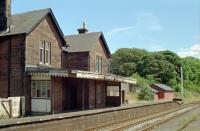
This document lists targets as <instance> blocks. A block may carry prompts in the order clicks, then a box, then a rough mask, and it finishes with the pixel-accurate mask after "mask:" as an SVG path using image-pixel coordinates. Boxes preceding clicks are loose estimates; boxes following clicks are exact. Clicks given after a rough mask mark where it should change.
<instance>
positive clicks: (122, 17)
mask: <svg viewBox="0 0 200 131" xmlns="http://www.w3.org/2000/svg"><path fill="white" fill-rule="evenodd" d="M43 8H52V10H53V12H54V14H55V16H56V18H57V20H58V23H59V25H60V27H61V28H62V30H63V32H64V34H65V35H71V34H77V31H76V30H77V28H79V27H80V26H81V24H82V22H83V21H85V22H86V24H87V27H88V29H89V32H96V31H102V32H103V33H104V35H105V38H106V40H107V43H108V46H109V48H110V50H111V52H114V51H116V50H117V49H119V48H132V47H136V48H143V49H146V50H149V51H159V50H166V49H167V50H171V51H174V52H176V53H178V54H179V55H180V56H188V55H191V56H195V57H198V58H200V0H165V1H164V0H71V1H70V0H13V2H12V13H13V14H15V13H20V12H26V11H31V10H35V9H43Z"/></svg>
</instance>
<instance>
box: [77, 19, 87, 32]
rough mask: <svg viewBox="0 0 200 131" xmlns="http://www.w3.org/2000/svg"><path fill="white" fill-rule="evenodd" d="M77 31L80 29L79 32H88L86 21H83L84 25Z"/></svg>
mask: <svg viewBox="0 0 200 131" xmlns="http://www.w3.org/2000/svg"><path fill="white" fill-rule="evenodd" d="M77 31H78V33H79V34H85V33H87V32H88V29H87V28H86V24H85V22H83V27H82V28H79V29H77Z"/></svg>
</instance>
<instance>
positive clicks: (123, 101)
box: [122, 91, 125, 104]
mask: <svg viewBox="0 0 200 131" xmlns="http://www.w3.org/2000/svg"><path fill="white" fill-rule="evenodd" d="M124 103H125V91H122V104H124Z"/></svg>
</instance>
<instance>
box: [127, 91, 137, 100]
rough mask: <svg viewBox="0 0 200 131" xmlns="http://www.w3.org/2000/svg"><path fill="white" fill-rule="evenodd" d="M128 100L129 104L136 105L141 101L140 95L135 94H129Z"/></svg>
mask: <svg viewBox="0 0 200 131" xmlns="http://www.w3.org/2000/svg"><path fill="white" fill-rule="evenodd" d="M127 98H128V103H136V102H138V101H139V100H138V94H136V93H133V92H128V95H127Z"/></svg>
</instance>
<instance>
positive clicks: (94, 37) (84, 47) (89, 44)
mask: <svg viewBox="0 0 200 131" xmlns="http://www.w3.org/2000/svg"><path fill="white" fill-rule="evenodd" d="M99 38H102V40H103V43H104V46H105V49H106V51H107V53H108V56H109V57H110V56H111V53H110V50H109V48H108V45H107V43H106V41H105V38H104V36H103V33H102V32H91V33H84V34H78V35H69V36H65V39H66V41H67V43H68V44H69V48H68V51H69V52H90V51H92V50H93V49H94V48H95V46H96V44H97V43H98V40H99Z"/></svg>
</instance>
